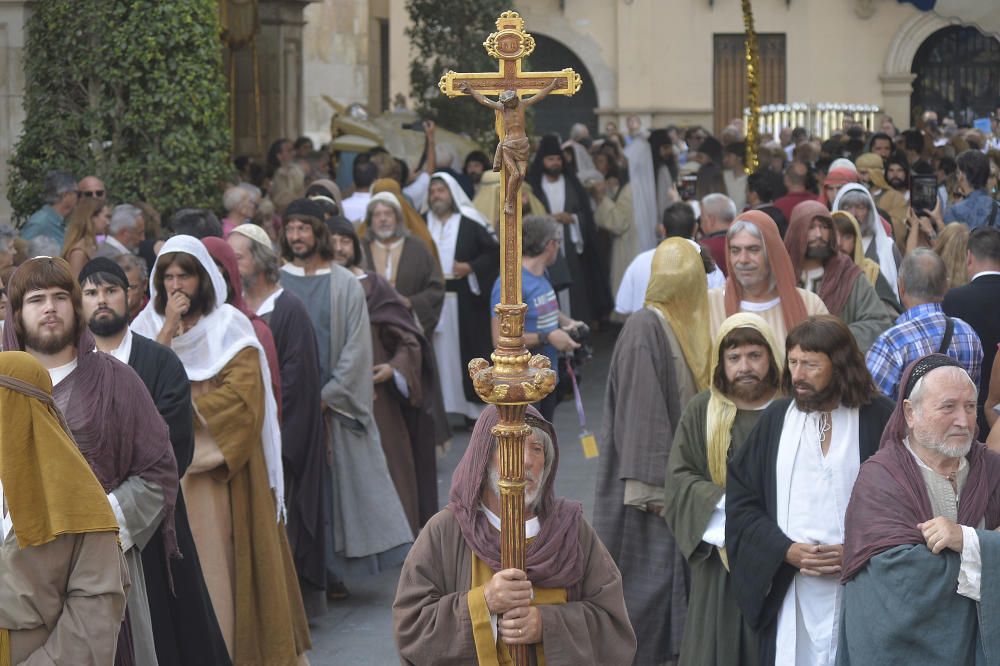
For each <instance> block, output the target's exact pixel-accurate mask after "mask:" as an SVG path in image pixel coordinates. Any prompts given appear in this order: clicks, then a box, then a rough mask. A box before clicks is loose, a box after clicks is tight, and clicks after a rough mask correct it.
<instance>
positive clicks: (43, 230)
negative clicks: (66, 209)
mask: <svg viewBox="0 0 1000 666" xmlns="http://www.w3.org/2000/svg"><path fill="white" fill-rule="evenodd" d="M19 234H20V236H21V238H23V239H24V240H26V241H30V240H32V239H34V238H37V237H38V236H48V237H49V238H52V239H54V240H55V241H56V242H58V243H59V251H60V252H61V251H62V246H63V238H64V237H65V235H66V228H65V227H64V226H63V218H62V215H60V214H59V213H57V212H56V209H55V208H53V207H52V206H50V205H48V204H45V205H44V206H42V207H41V208H39V209H38V210H36V211H35V212H34V213H33V214H32V216H31V217H29V218H28V221H27V222H26V223H25V225H24V226H23V227H21V231H20V232H19Z"/></svg>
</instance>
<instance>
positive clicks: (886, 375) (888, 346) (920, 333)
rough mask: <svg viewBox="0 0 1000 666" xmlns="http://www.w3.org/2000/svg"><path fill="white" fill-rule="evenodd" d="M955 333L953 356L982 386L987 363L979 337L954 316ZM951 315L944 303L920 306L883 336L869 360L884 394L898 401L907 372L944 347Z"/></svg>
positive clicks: (903, 317) (872, 371) (912, 309)
mask: <svg viewBox="0 0 1000 666" xmlns="http://www.w3.org/2000/svg"><path fill="white" fill-rule="evenodd" d="M952 319H953V320H954V322H955V330H954V332H953V333H952V336H951V344H950V345H948V356H951V357H952V358H954V359H955V360H957V361H958V362H959V363H961V364H962V367H963V368H965V369H966V370H967V371H968V373H969V376H970V377H972V381H974V382H975V383H976V386H979V373H980V368H981V366H982V364H983V346H982V344H981V343H980V342H979V336H978V335H976V332H975V331H974V330H973V329H972V327H971V326H969V325H968V324H967V323H965V322H964V321H962V320H961V319H959V318H958V317H952ZM946 321H947V316H946V315H945V314H944V312H943V311H942V310H941V304H940V303H925V304H923V305H917V306H914V307H912V308H910V309H909V310H907V311H906V312H904V313H903V314H901V315H900V316H899V318H898V319H896V325H895V326H893V327H892V328H890V329H889V330H888V331H886V332H885V333H883V334H882V335H880V336H879V337H878V340H876V341H875V344H873V345H872V348H871V349H869V350H868V356H867V358H866V359H865V361H866V363H867V365H868V371H869V372H871V373H872V379H874V380H875V385H876V386H878V388H879V390H880V391H882V393H884V394H886V395H887V396H889V397H890V398H892V399H893V400H896V399H897V398H898V394H899V380H900V379H902V377H903V370H904V369H906V366H908V365H909V364H910V363H912V362H913V361H915V360H917V359H918V358H920V357H921V356H926V355H927V354H933V353H934V352H936V351H937V350H938V349H939V348H940V347H941V342H942V341H943V340H944V331H945V326H946Z"/></svg>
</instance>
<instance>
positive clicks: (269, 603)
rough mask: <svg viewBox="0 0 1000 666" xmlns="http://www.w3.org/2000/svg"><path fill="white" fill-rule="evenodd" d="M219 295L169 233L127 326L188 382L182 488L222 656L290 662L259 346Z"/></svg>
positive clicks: (220, 288)
mask: <svg viewBox="0 0 1000 666" xmlns="http://www.w3.org/2000/svg"><path fill="white" fill-rule="evenodd" d="M226 296H227V288H226V283H225V280H224V279H223V277H222V274H221V273H220V272H219V269H218V268H217V267H216V265H215V262H214V261H213V260H212V258H211V255H209V253H208V250H207V249H206V247H205V246H204V245H203V244H202V243H201V241H199V240H197V239H196V238H194V237H192V236H185V235H180V236H174V237H172V238H171V239H170V240H168V241H167V242H166V243H165V244H164V245H163V247H162V248H161V249H160V254H159V255H158V256H157V259H156V264H155V265H154V267H153V279H152V283H151V286H150V301H149V304H148V305H147V306H146V307H145V309H143V311H142V312H141V313H140V314H139V316H138V317H136V319H135V321H134V322H133V323H132V330H133V332H135V333H138V334H140V335H145V336H146V337H151V336H157V337H158V338H159V339H160V340H162V341H163V344H165V345H166V346H169V347H170V348H171V349H172V350H173V351H174V353H176V354H177V357H178V358H179V359H180V360H181V363H183V364H184V370H185V372H186V374H187V377H188V379H189V381H190V382H191V401H192V403H193V412H194V414H193V418H194V438H195V445H194V456H193V458H192V461H191V464H190V465H189V466H188V469H187V472H186V473H185V475H184V480H183V486H184V495H185V498H186V500H187V503H188V506H190V507H191V511H190V512H189V513H188V517H189V519H190V521H191V530H192V532H193V534H194V538H195V543H196V545H197V548H198V556H199V559H200V560H201V564H202V569H203V571H204V572H205V582H206V584H207V585H208V591H209V595H210V597H211V599H212V607H213V609H214V610H215V616H216V618H217V619H218V621H219V626H220V628H221V629H222V635H223V638H224V639H225V641H226V647H227V648H228V650H229V654H230V657H231V659H232V660H233V663H235V664H244V663H268V664H280V665H282V666H291V665H292V664H296V663H297V662H298V660H299V658H300V656H301V655H303V653H304V652H305V651H306V650H307V649H308V648H309V633H308V627H307V626H306V618H305V612H304V611H303V608H302V598H301V596H300V595H299V590H298V585H297V582H296V580H295V570H294V565H293V563H292V556H291V552H290V550H289V547H288V539H287V537H286V535H285V527H284V523H283V518H284V515H283V514H284V510H283V507H284V476H283V471H282V464H281V438H280V431H279V429H278V410H277V405H276V403H275V399H274V395H273V393H272V390H271V381H270V371H269V369H268V364H267V360H266V357H265V354H264V349H263V347H262V346H261V344H260V342H259V341H258V339H257V336H256V334H255V332H254V329H253V326H252V325H251V324H250V320H249V319H247V317H246V316H245V315H244V314H243V313H242V312H240V311H239V310H237V309H236V308H235V307H234V306H232V305H229V304H227V303H226Z"/></svg>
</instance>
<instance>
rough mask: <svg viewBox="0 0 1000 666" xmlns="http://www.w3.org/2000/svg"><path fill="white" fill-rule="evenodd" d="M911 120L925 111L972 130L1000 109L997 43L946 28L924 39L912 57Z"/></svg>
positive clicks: (961, 29)
mask: <svg viewBox="0 0 1000 666" xmlns="http://www.w3.org/2000/svg"><path fill="white" fill-rule="evenodd" d="M911 71H912V72H913V74H914V75H915V76H916V78H915V79H914V81H913V94H912V95H911V97H910V108H911V109H912V111H913V120H916V119H917V118H919V117H920V114H922V113H923V112H924V111H925V110H928V109H930V110H933V111H937V113H938V116H939V117H944V116H949V115H950V116H952V117H954V118H955V121H956V122H957V123H959V124H960V125H961V124H972V121H973V120H974V119H975V118H984V117H986V116H988V115H989V113H990V111H993V110H994V109H996V108H997V105H998V104H1000V40H997V39H994V38H993V37H987V36H986V35H984V34H983V33H981V32H979V31H978V30H976V29H975V28H971V27H962V26H951V27H947V28H943V29H941V30H938V31H937V32H935V33H934V34H932V35H931V36H930V37H928V38H927V39H926V40H925V41H924V42H923V43H922V44H921V45H920V48H918V49H917V53H916V55H915V56H914V57H913V65H912V70H911Z"/></svg>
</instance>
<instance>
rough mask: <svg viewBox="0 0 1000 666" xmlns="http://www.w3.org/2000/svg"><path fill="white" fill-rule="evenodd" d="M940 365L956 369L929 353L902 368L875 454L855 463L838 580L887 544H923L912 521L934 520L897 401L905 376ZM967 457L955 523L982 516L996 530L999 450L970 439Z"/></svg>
mask: <svg viewBox="0 0 1000 666" xmlns="http://www.w3.org/2000/svg"><path fill="white" fill-rule="evenodd" d="M918 366H919V367H918ZM940 367H956V368H961V366H959V365H958V363H957V362H956V361H955V360H954V359H952V358H950V357H948V356H945V355H944V354H929V355H927V356H924V357H923V358H919V359H917V360H916V361H914V362H913V363H911V364H910V365H909V366H908V367H907V368H906V370H905V371H904V372H903V378H902V379H901V380H900V386H901V387H906V388H905V389H903V390H900V392H899V399H898V401H897V402H896V409H895V411H893V413H892V416H891V417H889V423H888V424H886V427H885V431H884V432H883V434H882V443H881V447H880V448H879V451H878V453H876V454H875V455H873V456H872V457H871V458H869V459H868V460H867V461H865V463H864V464H862V465H861V471H860V472H859V473H858V479H857V481H856V482H855V483H854V490H853V491H852V493H851V502H850V504H848V505H847V515H846V518H845V520H844V568H843V573H842V574H841V579H840V580H841V582H844V583H846V582H847V581H849V580H851V579H852V578H854V577H855V576H856V575H858V573H860V572H861V570H862V569H864V568H865V566H866V565H867V564H868V560H870V559H871V558H873V557H875V556H876V555H879V554H881V553H884V552H885V551H887V550H889V549H890V548H895V547H896V546H903V545H919V544H923V543H925V539H924V535H923V534H922V533H921V532H920V530H919V529H917V525H918V524H920V523H922V522H926V521H928V520H931V519H932V518H934V512H933V511H932V510H931V501H930V497H929V496H928V495H927V485H926V484H925V482H924V477H923V475H922V474H921V473H920V468H919V467H917V462H916V461H915V460H914V459H913V454H912V453H910V452H909V450H908V449H907V448H906V445H905V444H903V438H904V437H906V435H907V426H906V418H905V417H904V416H903V401H904V400H906V399H907V398H908V397H909V391H910V390H912V388H913V387H912V386H911V380H910V378H911V375H913V374H914V372H915V371H916V372H917V374H921V373H927V372H932V371H933V370H935V369H937V368H940ZM925 368H930V369H928V370H925ZM912 383H915V382H912ZM967 458H968V461H969V477H968V479H967V480H966V482H965V487H964V488H963V489H962V496H961V497H960V498H959V502H958V523H959V524H960V525H978V524H979V521H980V520H984V521H985V525H986V529H988V530H992V529H996V527H997V526H998V525H1000V454H997V453H996V452H995V451H990V450H989V449H987V448H986V445H985V444H982V443H980V442H975V441H974V442H972V448H971V449H969V453H968V456H967Z"/></svg>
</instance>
